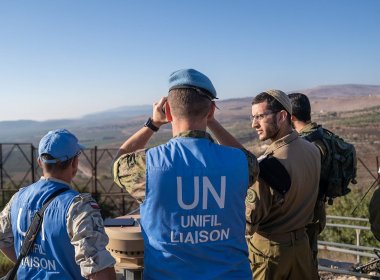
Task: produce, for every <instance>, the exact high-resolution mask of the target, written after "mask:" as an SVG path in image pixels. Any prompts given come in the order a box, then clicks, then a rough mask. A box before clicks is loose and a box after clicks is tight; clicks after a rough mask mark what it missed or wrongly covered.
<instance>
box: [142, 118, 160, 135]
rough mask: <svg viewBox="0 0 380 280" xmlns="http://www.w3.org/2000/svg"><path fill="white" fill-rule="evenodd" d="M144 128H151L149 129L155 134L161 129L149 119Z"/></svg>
mask: <svg viewBox="0 0 380 280" xmlns="http://www.w3.org/2000/svg"><path fill="white" fill-rule="evenodd" d="M144 126H146V127H149V128H150V129H151V130H153V131H154V132H157V131H158V129H159V127H157V126H155V125H154V124H153V120H152V118H149V119H148V120H147V121H146V123H145V124H144Z"/></svg>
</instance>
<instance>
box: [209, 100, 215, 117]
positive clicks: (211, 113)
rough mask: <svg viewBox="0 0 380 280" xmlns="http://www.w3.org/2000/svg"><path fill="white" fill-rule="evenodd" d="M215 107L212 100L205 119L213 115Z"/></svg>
mask: <svg viewBox="0 0 380 280" xmlns="http://www.w3.org/2000/svg"><path fill="white" fill-rule="evenodd" d="M215 108H216V105H215V102H214V101H212V104H211V107H210V110H209V111H208V114H207V119H208V120H209V119H211V118H213V117H214V114H215Z"/></svg>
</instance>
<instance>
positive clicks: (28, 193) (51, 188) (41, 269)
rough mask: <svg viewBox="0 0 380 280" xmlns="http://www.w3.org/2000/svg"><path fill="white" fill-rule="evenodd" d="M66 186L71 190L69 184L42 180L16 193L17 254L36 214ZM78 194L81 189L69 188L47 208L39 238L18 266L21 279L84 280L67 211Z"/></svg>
mask: <svg viewBox="0 0 380 280" xmlns="http://www.w3.org/2000/svg"><path fill="white" fill-rule="evenodd" d="M62 188H67V189H69V187H68V186H67V185H65V184H62V183H59V182H55V181H50V180H45V179H41V180H39V181H38V182H36V183H34V184H32V185H30V186H28V187H26V188H23V189H21V190H20V191H19V192H18V193H17V194H16V196H15V198H14V200H13V203H12V206H11V223H12V231H13V235H14V246H15V250H16V255H17V256H18V255H19V254H20V249H21V245H22V242H23V240H24V236H25V232H26V230H27V229H28V227H29V225H30V224H31V221H32V219H33V216H34V213H35V212H37V211H38V210H39V209H40V208H41V207H42V206H43V204H44V203H45V202H46V200H47V199H48V198H49V196H50V195H51V194H53V193H54V192H55V191H57V190H59V189H62ZM76 195H78V192H76V191H74V190H67V191H65V192H64V193H61V194H59V195H58V196H57V197H56V198H55V199H54V200H53V201H52V202H51V203H50V204H49V206H48V207H47V208H46V210H45V214H44V220H43V225H42V227H41V230H40V232H39V234H38V236H37V238H36V241H35V243H34V245H33V247H32V249H31V251H30V253H29V255H28V256H27V257H26V258H24V259H23V261H22V263H21V265H20V267H19V269H18V273H17V277H18V279H54V280H55V279H62V280H63V279H84V278H83V277H82V276H81V273H80V267H79V266H78V265H77V264H76V263H75V256H74V247H73V246H72V245H71V243H70V238H69V236H68V233H67V229H66V214H67V211H68V209H69V207H70V205H71V203H72V201H73V199H74V197H75V196H76Z"/></svg>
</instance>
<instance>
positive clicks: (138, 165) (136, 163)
mask: <svg viewBox="0 0 380 280" xmlns="http://www.w3.org/2000/svg"><path fill="white" fill-rule="evenodd" d="M113 177H114V181H115V183H116V184H117V185H118V186H119V187H121V188H123V189H125V190H126V191H127V192H128V193H129V194H130V195H131V196H132V197H133V198H134V199H136V200H137V201H138V202H139V203H142V202H143V201H144V199H145V186H146V150H139V151H137V152H135V153H130V154H124V155H122V156H120V157H119V158H118V159H117V160H116V161H115V162H114V164H113Z"/></svg>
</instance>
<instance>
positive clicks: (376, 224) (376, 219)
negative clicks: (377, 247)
mask: <svg viewBox="0 0 380 280" xmlns="http://www.w3.org/2000/svg"><path fill="white" fill-rule="evenodd" d="M368 210H369V223H370V224H371V231H372V233H373V235H374V236H375V237H376V239H377V240H379V241H380V188H378V189H376V190H375V191H374V193H373V195H372V198H371V201H370V203H369V207H368Z"/></svg>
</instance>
